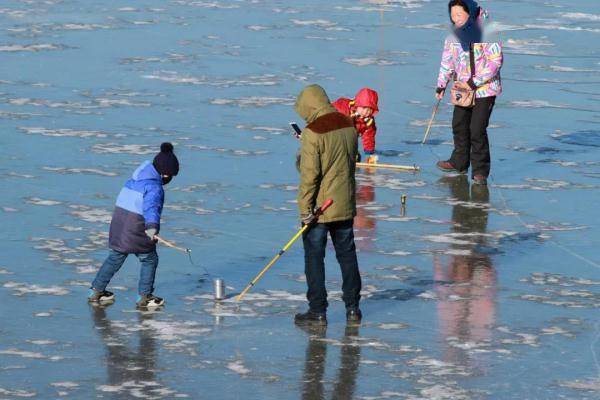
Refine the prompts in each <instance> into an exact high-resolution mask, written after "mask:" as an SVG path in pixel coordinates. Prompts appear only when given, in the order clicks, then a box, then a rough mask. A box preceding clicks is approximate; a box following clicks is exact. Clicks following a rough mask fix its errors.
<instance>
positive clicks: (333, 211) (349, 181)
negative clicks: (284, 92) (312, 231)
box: [296, 85, 358, 223]
mask: <svg viewBox="0 0 600 400" xmlns="http://www.w3.org/2000/svg"><path fill="white" fill-rule="evenodd" d="M296 112H297V113H298V115H300V116H301V117H302V118H303V119H304V120H305V121H306V123H307V125H306V128H304V129H303V130H302V139H301V140H302V147H301V150H300V154H301V159H300V188H299V190H298V208H299V210H300V215H301V216H302V217H303V216H306V215H308V214H309V213H311V212H312V211H313V209H314V208H315V207H316V206H320V205H321V204H323V203H324V202H325V201H326V200H328V199H333V205H332V206H331V207H329V208H328V209H327V211H325V213H324V214H323V215H322V216H321V217H319V220H318V222H320V223H327V222H335V221H345V220H349V219H352V218H354V216H355V215H356V182H355V180H354V171H355V168H356V164H355V160H356V154H357V152H358V135H357V133H356V130H355V129H354V123H353V121H352V120H351V119H350V118H348V117H346V116H344V115H343V114H340V113H339V112H337V110H336V109H335V108H334V107H333V106H332V105H331V102H330V100H329V98H328V97H327V94H326V93H325V90H323V88H322V87H320V86H319V85H310V86H307V87H305V88H304V90H302V92H301V93H300V94H299V95H298V98H297V99H296Z"/></svg>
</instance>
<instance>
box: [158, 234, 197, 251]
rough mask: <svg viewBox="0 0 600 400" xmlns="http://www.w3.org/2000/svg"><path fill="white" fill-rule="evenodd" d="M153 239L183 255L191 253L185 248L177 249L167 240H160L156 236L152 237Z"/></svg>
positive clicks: (177, 247)
mask: <svg viewBox="0 0 600 400" xmlns="http://www.w3.org/2000/svg"><path fill="white" fill-rule="evenodd" d="M154 237H155V238H156V240H158V241H159V243H162V244H164V245H165V246H167V247H170V248H172V249H175V250H179V251H181V252H183V253H191V252H192V250H190V249H186V248H183V247H179V246H177V245H175V243H172V242H169V241H168V240H165V239H163V238H161V237H160V236H158V235H154Z"/></svg>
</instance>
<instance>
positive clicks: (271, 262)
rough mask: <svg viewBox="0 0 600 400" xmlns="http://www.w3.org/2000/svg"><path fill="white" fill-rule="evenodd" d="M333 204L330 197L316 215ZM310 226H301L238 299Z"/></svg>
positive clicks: (243, 293) (240, 295)
mask: <svg viewBox="0 0 600 400" xmlns="http://www.w3.org/2000/svg"><path fill="white" fill-rule="evenodd" d="M332 204H333V200H332V199H329V200H327V201H326V202H325V203H323V205H322V206H321V207H319V209H318V210H317V212H315V217H317V218H318V217H319V216H320V215H321V214H323V212H324V211H325V210H327V208H329V206H330V205H332ZM315 221H316V219H315ZM310 227H311V225H304V226H303V227H302V228H300V230H299V231H298V232H296V234H295V235H294V236H293V237H292V238H291V239H290V241H289V242H287V244H286V245H285V246H283V248H282V249H281V250H279V253H277V254H276V255H275V257H273V259H272V260H271V261H270V262H269V263H268V264H267V266H266V267H264V268H263V269H262V271H260V273H259V274H258V275H256V278H254V279H253V280H252V281H251V282H250V283H249V284H248V286H246V288H245V289H244V290H243V291H242V293H240V294H239V295H238V297H237V298H236V300H237V301H240V300H242V297H244V296H245V295H246V293H248V291H249V290H250V289H251V288H252V286H254V285H255V284H256V282H258V280H259V279H260V278H262V276H263V275H264V274H265V273H266V272H267V271H268V270H269V268H271V267H272V266H273V264H275V262H276V261H277V260H279V258H281V256H282V255H283V253H285V252H286V251H287V249H289V248H290V247H291V246H292V244H294V242H295V241H296V239H298V238H299V237H300V236H302V234H303V233H304V232H306V231H307V230H308V229H309V228H310Z"/></svg>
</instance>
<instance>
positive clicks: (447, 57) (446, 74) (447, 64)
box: [436, 39, 455, 94]
mask: <svg viewBox="0 0 600 400" xmlns="http://www.w3.org/2000/svg"><path fill="white" fill-rule="evenodd" d="M454 69H455V63H454V54H453V52H452V42H451V41H450V40H449V39H446V41H445V42H444V51H443V52H442V61H441V62H440V72H439V74H438V79H437V89H436V93H437V94H440V93H443V92H444V90H446V86H448V81H450V78H452V74H453V73H454Z"/></svg>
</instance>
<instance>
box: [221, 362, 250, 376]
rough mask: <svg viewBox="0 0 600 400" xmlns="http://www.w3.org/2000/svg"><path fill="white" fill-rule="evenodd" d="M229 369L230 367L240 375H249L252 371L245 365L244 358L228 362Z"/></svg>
mask: <svg viewBox="0 0 600 400" xmlns="http://www.w3.org/2000/svg"><path fill="white" fill-rule="evenodd" d="M227 369H229V370H231V371H233V372H235V373H237V374H240V375H247V374H249V373H250V372H251V371H250V370H249V369H248V368H246V367H245V366H244V364H243V362H242V360H237V361H234V362H230V363H228V364H227Z"/></svg>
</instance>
